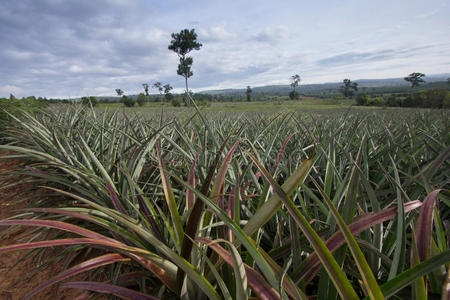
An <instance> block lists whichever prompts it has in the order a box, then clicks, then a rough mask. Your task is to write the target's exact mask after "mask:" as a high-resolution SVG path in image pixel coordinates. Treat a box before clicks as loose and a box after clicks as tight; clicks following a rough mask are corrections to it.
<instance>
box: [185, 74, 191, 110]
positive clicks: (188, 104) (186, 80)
mask: <svg viewBox="0 0 450 300" xmlns="http://www.w3.org/2000/svg"><path fill="white" fill-rule="evenodd" d="M184 83H185V84H186V100H187V107H188V108H190V107H191V96H190V95H189V89H188V78H187V76H184Z"/></svg>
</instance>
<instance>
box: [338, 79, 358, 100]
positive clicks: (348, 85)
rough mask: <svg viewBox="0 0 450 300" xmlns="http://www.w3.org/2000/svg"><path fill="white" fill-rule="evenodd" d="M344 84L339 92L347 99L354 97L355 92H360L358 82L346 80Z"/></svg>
mask: <svg viewBox="0 0 450 300" xmlns="http://www.w3.org/2000/svg"><path fill="white" fill-rule="evenodd" d="M342 82H343V83H344V85H341V86H340V87H339V92H341V93H342V95H344V97H345V98H348V97H350V98H351V97H353V95H354V94H355V92H356V91H357V90H358V84H357V83H356V82H352V81H351V80H350V79H344V80H343V81H342Z"/></svg>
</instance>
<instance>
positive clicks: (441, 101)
mask: <svg viewBox="0 0 450 300" xmlns="http://www.w3.org/2000/svg"><path fill="white" fill-rule="evenodd" d="M355 101H356V104H357V105H360V106H389V107H426V108H450V92H449V91H447V90H446V89H431V90H424V91H419V92H416V93H414V94H412V95H410V94H386V95H383V96H373V97H369V96H368V95H367V94H365V93H359V94H358V95H356V98H355Z"/></svg>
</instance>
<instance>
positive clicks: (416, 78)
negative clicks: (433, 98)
mask: <svg viewBox="0 0 450 300" xmlns="http://www.w3.org/2000/svg"><path fill="white" fill-rule="evenodd" d="M422 77H425V74H423V73H418V72H414V73H411V74H409V75H408V76H406V77H405V78H403V79H405V81H407V82H409V83H410V84H411V98H412V94H413V89H414V88H415V87H416V86H419V85H420V84H421V83H424V82H425V80H423V78H422Z"/></svg>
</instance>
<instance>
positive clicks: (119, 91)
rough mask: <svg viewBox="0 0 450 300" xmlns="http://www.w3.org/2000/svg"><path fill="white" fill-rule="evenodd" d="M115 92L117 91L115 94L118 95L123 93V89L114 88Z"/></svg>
mask: <svg viewBox="0 0 450 300" xmlns="http://www.w3.org/2000/svg"><path fill="white" fill-rule="evenodd" d="M116 93H117V96H119V97H120V96H122V95H123V93H124V91H122V90H121V89H116Z"/></svg>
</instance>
